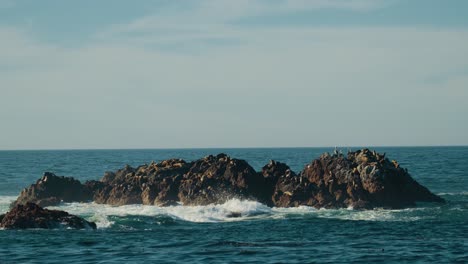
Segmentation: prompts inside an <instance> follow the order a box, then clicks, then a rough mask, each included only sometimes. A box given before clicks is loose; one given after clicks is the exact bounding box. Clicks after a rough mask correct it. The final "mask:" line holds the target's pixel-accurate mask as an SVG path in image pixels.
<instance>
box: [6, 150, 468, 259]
mask: <svg viewBox="0 0 468 264" xmlns="http://www.w3.org/2000/svg"><path fill="white" fill-rule="evenodd" d="M334 148H335V147H334V146H332V147H284V148H281V147H280V148H272V147H264V148H170V149H168V148H166V149H58V150H57V149H56V150H39V149H33V150H0V214H1V213H5V212H6V211H8V209H9V204H10V203H11V202H12V201H13V200H14V199H16V197H17V195H18V194H19V192H20V191H21V190H22V189H23V188H25V187H27V186H29V185H30V184H32V183H34V182H35V181H36V180H37V179H38V178H40V177H41V176H42V173H43V172H45V171H50V172H53V173H55V174H57V175H64V176H72V177H75V178H76V179H78V180H80V181H82V182H83V181H86V180H97V179H100V178H101V177H102V176H103V175H104V172H105V171H115V170H117V169H119V168H122V167H123V166H125V165H126V164H129V165H131V166H135V167H136V166H138V165H141V164H148V163H150V162H151V161H153V160H154V161H161V160H164V159H169V158H182V159H184V160H187V161H192V160H196V159H199V158H202V157H204V156H206V155H210V154H213V155H214V154H218V153H221V152H222V153H226V154H228V155H230V156H232V157H234V158H239V159H244V160H246V161H248V162H249V164H250V165H251V166H252V167H253V168H254V169H255V170H257V171H258V170H260V169H261V167H262V166H264V165H265V164H267V163H268V162H269V160H272V159H273V160H277V161H281V162H285V163H287V164H288V165H289V166H290V167H291V169H292V170H294V171H295V172H300V171H301V170H302V169H303V168H304V166H305V165H306V164H308V163H309V162H311V161H312V160H313V159H315V158H318V157H319V156H320V155H321V154H322V153H324V152H332V151H333V150H334ZM337 148H339V149H341V150H342V151H343V152H344V153H346V151H347V150H348V148H349V149H351V150H357V149H360V148H363V147H340V146H337ZM367 148H369V149H375V150H376V151H378V152H381V153H383V152H385V153H386V156H387V157H388V158H389V159H391V160H392V159H394V160H397V161H398V162H399V164H400V165H401V166H402V167H404V168H407V169H408V171H409V173H410V174H411V176H412V177H413V178H414V179H416V180H417V181H418V182H419V183H421V184H422V185H424V186H426V187H427V188H429V189H430V190H431V191H432V192H434V193H435V194H438V195H440V196H441V197H443V198H444V199H446V200H447V204H444V205H440V204H418V206H417V207H413V208H407V209H401V210H387V209H375V210H364V211H359V210H350V209H315V208H311V207H305V206H302V207H298V208H269V207H267V206H265V205H263V204H261V203H258V202H256V201H248V200H236V199H233V200H229V201H227V202H226V203H224V204H218V205H208V206H191V207H184V206H171V207H157V206H143V205H126V206H109V205H99V204H94V203H64V204H61V205H59V206H57V207H51V208H54V209H60V210H65V211H68V212H69V213H72V214H76V215H79V216H81V217H84V218H85V219H87V220H90V221H94V222H96V223H97V225H98V229H97V230H96V231H92V230H21V231H15V230H0V263H23V262H32V263H44V262H46V263H63V262H90V263H114V262H131V263H147V262H148V261H150V262H158V263H176V262H181V261H184V262H194V263H210V262H217V263H219V262H225V263H311V262H328V263H340V262H341V263H349V262H359V263H362V262H394V263H396V262H398V263H401V262H436V263H453V262H458V263H466V262H468V243H467V237H466V234H468V162H467V157H468V147H467V146H416V147H410V146H403V147H398V146H390V147H367ZM232 211H236V212H241V213H242V217H240V218H235V219H233V218H229V217H228V214H229V213H230V212H232Z"/></svg>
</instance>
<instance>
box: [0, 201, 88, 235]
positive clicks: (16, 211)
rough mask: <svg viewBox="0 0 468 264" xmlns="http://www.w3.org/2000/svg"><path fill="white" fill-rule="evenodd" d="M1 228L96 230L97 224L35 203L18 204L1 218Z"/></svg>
mask: <svg viewBox="0 0 468 264" xmlns="http://www.w3.org/2000/svg"><path fill="white" fill-rule="evenodd" d="M0 218H1V222H0V228H5V229H27V228H45V229H55V228H74V229H96V224H95V223H93V222H88V221H86V220H84V219H83V218H80V217H78V216H75V215H71V214H69V213H67V212H64V211H58V210H48V209H44V208H42V207H40V206H39V205H37V204H34V203H26V204H24V205H22V204H18V205H16V206H15V207H13V208H12V209H11V210H10V211H9V212H8V213H6V214H5V215H3V216H1V217H0Z"/></svg>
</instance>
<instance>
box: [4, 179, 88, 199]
mask: <svg viewBox="0 0 468 264" xmlns="http://www.w3.org/2000/svg"><path fill="white" fill-rule="evenodd" d="M92 198H93V193H92V192H90V191H89V190H88V188H86V186H84V185H82V184H81V182H80V181H78V180H75V179H73V178H71V177H63V176H56V175H55V174H53V173H50V172H45V173H44V175H43V176H42V178H40V179H39V180H37V181H36V183H35V184H32V185H31V186H30V187H29V188H26V189H23V190H22V191H21V193H20V195H19V197H18V199H17V200H16V201H15V202H14V203H13V204H12V206H15V205H16V204H25V203H26V202H32V203H36V204H38V205H39V206H52V205H57V204H59V203H60V202H61V201H63V202H87V201H91V200H92Z"/></svg>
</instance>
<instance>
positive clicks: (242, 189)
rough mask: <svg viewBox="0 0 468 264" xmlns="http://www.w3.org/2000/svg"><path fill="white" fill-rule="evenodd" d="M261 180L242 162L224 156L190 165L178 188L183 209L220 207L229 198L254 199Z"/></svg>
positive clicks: (212, 157)
mask: <svg viewBox="0 0 468 264" xmlns="http://www.w3.org/2000/svg"><path fill="white" fill-rule="evenodd" d="M263 182H264V180H263V177H261V176H260V175H259V174H257V173H256V172H255V170H254V169H253V168H252V167H251V166H250V165H249V164H248V163H247V162H246V161H244V160H239V159H231V158H230V157H229V156H227V155H226V154H218V155H217V156H212V155H210V156H207V157H205V158H203V159H200V160H197V161H195V162H194V163H193V166H192V167H191V168H190V170H189V171H188V172H187V173H186V174H185V175H184V178H183V179H182V181H181V183H180V187H179V199H180V201H181V202H182V203H183V204H184V205H206V204H211V203H223V202H225V201H226V200H229V199H231V198H246V199H249V198H253V199H256V198H258V195H257V193H256V192H255V191H256V190H259V188H261V187H262V185H261V184H262V183H263Z"/></svg>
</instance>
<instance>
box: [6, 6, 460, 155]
mask: <svg viewBox="0 0 468 264" xmlns="http://www.w3.org/2000/svg"><path fill="white" fill-rule="evenodd" d="M467 10H468V1H462V0H451V1H436V0H426V1H422V0H405V1H403V0H387V1H379V0H349V1H344V0H309V1H308V0H296V1H294V0H271V1H267V0H250V1H247V0H236V1H227V0H201V1H172V0H162V1H138V2H131V1H122V0H114V1H110V0H109V1H105V0H103V1H91V0H81V1H63V0H62V1H59V0H42V1H35V0H28V1H26V0H24V1H21V0H18V1H14V0H0V95H1V96H0V122H1V124H2V125H1V128H2V129H1V131H2V132H1V137H0V149H49V148H52V149H62V148H191V147H307V146H335V145H338V146H382V145H386V146H388V145H392V146H393V145H394V146H401V145H468V117H467V116H468V103H467V100H468V14H467V12H468V11H467Z"/></svg>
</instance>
